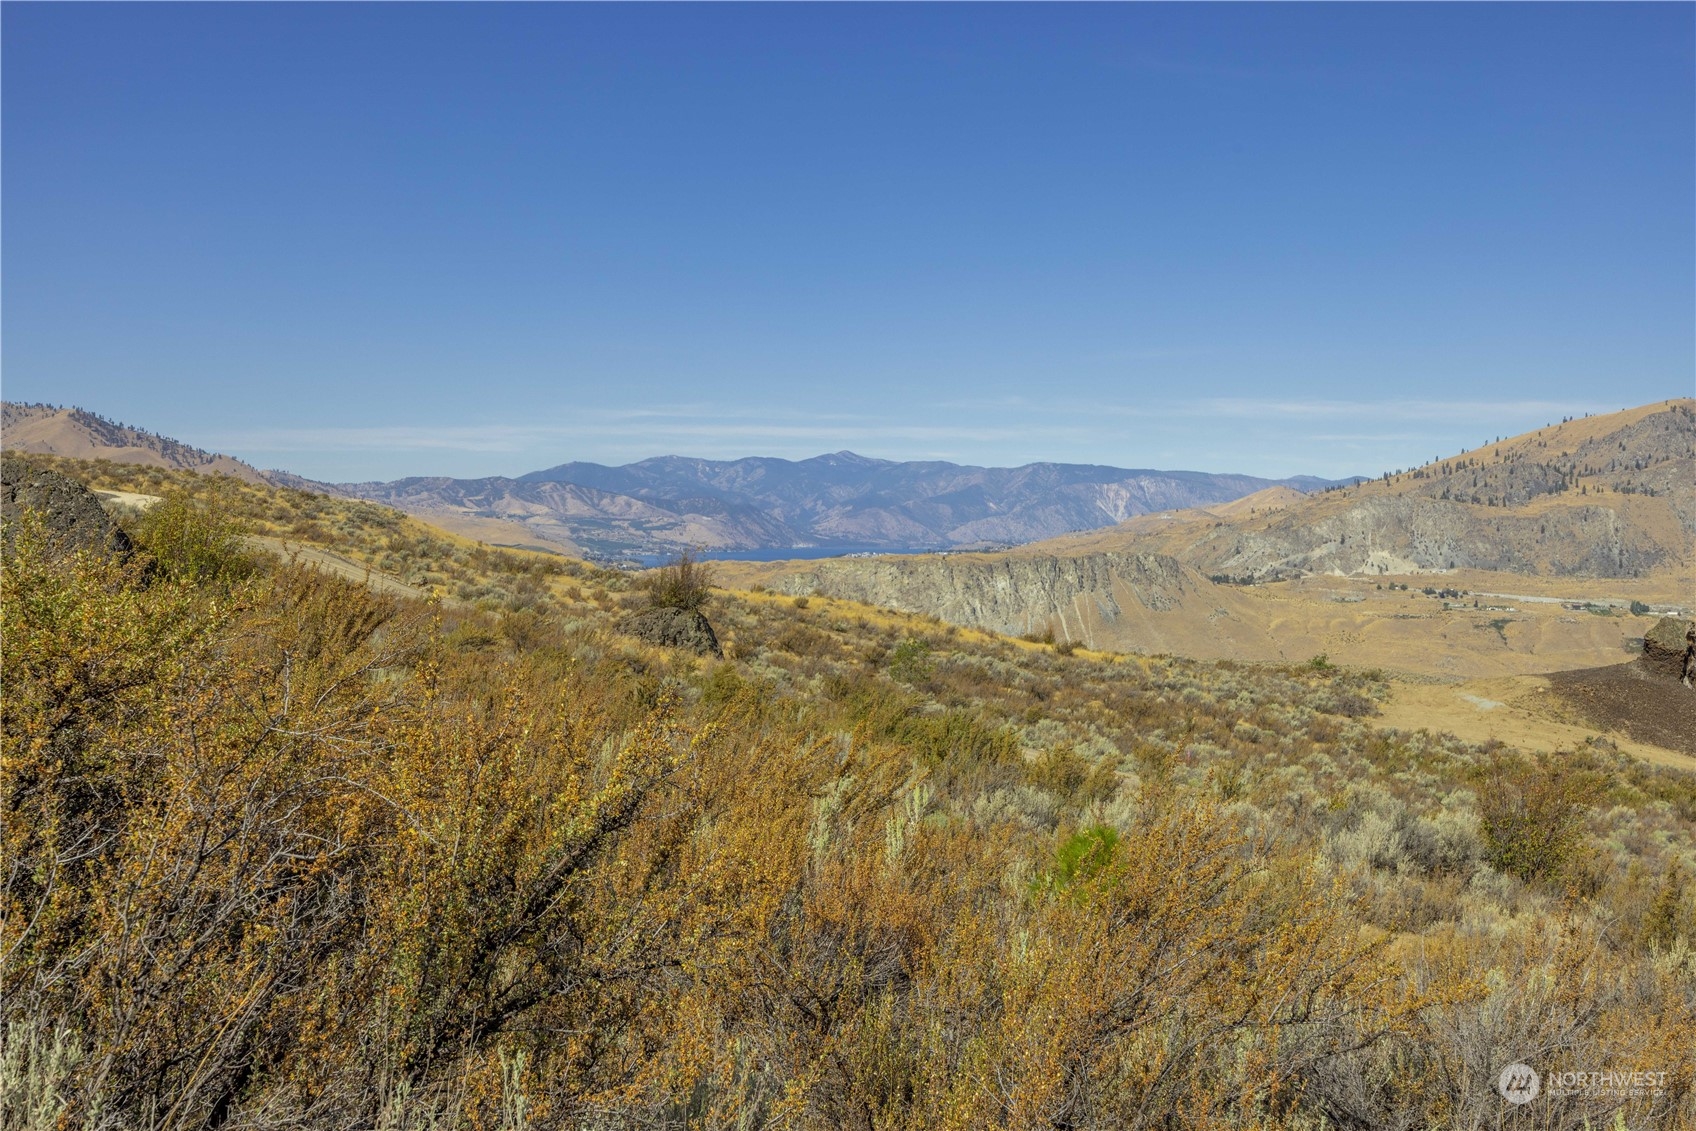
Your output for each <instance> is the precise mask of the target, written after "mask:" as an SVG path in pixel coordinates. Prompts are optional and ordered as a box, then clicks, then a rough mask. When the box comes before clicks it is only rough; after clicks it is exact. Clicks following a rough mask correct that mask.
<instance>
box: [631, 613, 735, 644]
mask: <svg viewBox="0 0 1696 1131" xmlns="http://www.w3.org/2000/svg"><path fill="white" fill-rule="evenodd" d="M618 631H620V632H622V633H624V634H625V635H626V636H634V637H635V638H636V639H638V640H641V641H644V642H645V643H648V644H654V645H658V646H659V647H661V648H682V649H684V650H685V651H689V652H694V653H695V654H696V655H698V656H723V655H724V651H723V649H721V648H720V647H719V643H718V634H717V633H715V632H714V631H713V626H712V624H711V623H710V622H709V621H708V620H707V618H706V617H705V616H703V615H701V613H700V611H699V610H696V609H665V608H660V609H644V610H643V611H642V612H639V613H633V614H631V615H630V616H627V617H625V618H624V619H623V620H621V621H619V622H618Z"/></svg>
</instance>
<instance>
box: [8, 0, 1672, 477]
mask: <svg viewBox="0 0 1696 1131" xmlns="http://www.w3.org/2000/svg"><path fill="white" fill-rule="evenodd" d="M0 20H3V24H4V26H3V32H4V40H3V51H4V59H3V64H4V69H3V87H4V89H3V95H4V101H3V122H0V126H3V142H0V144H3V157H4V169H3V173H4V179H3V182H0V185H3V187H0V192H3V204H4V220H5V225H4V234H3V241H4V242H3V267H4V307H3V322H4V325H3V331H4V338H3V346H0V349H3V357H0V360H3V363H4V376H3V382H4V383H3V391H4V394H5V396H6V397H8V398H10V399H16V400H46V401H52V402H57V403H72V404H79V405H82V406H83V407H86V408H90V409H94V410H96V411H99V412H102V413H104V414H105V415H108V416H112V417H115V418H118V419H122V420H125V421H128V422H132V423H136V424H140V425H143V426H146V427H150V428H153V429H155V430H157V431H160V432H164V433H166V434H168V435H173V436H176V437H178V438H180V439H184V440H187V441H189V442H192V443H196V444H200V445H202V446H205V447H213V448H218V449H221V450H225V451H230V452H232V453H234V454H237V455H240V456H243V457H245V458H248V459H251V460H253V461H255V462H258V463H260V464H262V465H264V466H280V467H286V468H289V469H291V470H295V471H298V472H301V473H303V474H307V475H313V476H319V477H324V478H330V479H366V478H393V477H398V476H402V475H408V474H453V475H483V474H516V473H519V472H522V471H526V470H531V469H534V468H539V467H545V466H550V465H552V464H556V463H560V462H563V461H565V460H569V459H592V460H601V461H604V462H623V461H625V460H630V459H636V458H640V457H643V456H647V455H656V454H662V453H673V452H676V453H683V454H692V455H702V456H712V457H734V456H739V455H750V454H767V455H782V456H790V457H798V456H806V455H811V454H816V453H818V452H821V451H831V450H836V449H841V448H852V449H854V450H856V451H859V452H863V453H866V454H871V455H879V456H886V457H890V458H946V459H955V460H960V461H965V462H975V463H994V464H1014V463H1023V462H1027V461H1030V460H1037V459H1053V460H1065V461H1074V462H1096V463H1110V464H1117V465H1120V466H1133V467H1150V466H1152V467H1166V468H1179V467H1181V468H1195V469H1201V470H1212V471H1244V472H1252V473H1258V474H1265V475H1287V474H1294V473H1300V472H1311V473H1315V474H1329V475H1342V474H1346V473H1350V472H1365V473H1369V474H1373V473H1377V472H1379V471H1383V470H1385V469H1388V468H1394V467H1400V466H1405V465H1409V464H1412V463H1415V462H1418V461H1421V460H1424V459H1428V458H1430V457H1432V456H1435V455H1439V454H1445V455H1446V454H1449V453H1450V452H1452V451H1454V450H1457V449H1459V448H1462V447H1471V446H1474V445H1476V444H1477V443H1479V442H1480V441H1482V440H1485V439H1488V438H1491V437H1493V436H1495V435H1497V434H1506V433H1511V432H1517V431H1521V430H1524V429H1526V428H1530V427H1535V426H1539V425H1541V424H1543V423H1545V422H1546V421H1548V420H1551V419H1555V418H1558V417H1559V416H1561V415H1566V414H1573V413H1580V412H1586V411H1607V410H1612V409H1618V408H1621V407H1625V406H1627V405H1633V404H1640V403H1644V402H1648V401H1652V400H1658V399H1661V398H1665V397H1669V396H1688V395H1691V393H1692V392H1693V381H1696V375H1693V374H1696V344H1693V343H1696V314H1693V311H1696V232H1693V217H1696V186H1693V170H1696V140H1693V139H1696V120H1693V108H1696V77H1693V75H1696V70H1693V63H1696V47H1693V44H1696V7H1693V6H1692V5H1688V4H1649V5H1630V4H1605V5H1585V4H1556V5H1539V4H1509V5H1487V4H1434V5H1344V4H1324V5H1315V6H1307V5H1282V4H1280V5H1246V6H1240V5H1228V4H1197V5H1170V6H1168V5H1153V4H1149V5H1140V4H1139V5H1109V4H1086V5H1015V4H1005V5H974V4H948V5H857V4H845V5H811V4H809V5H765V4H761V5H747V6H744V5H683V6H674V5H663V4H654V5H598V4H597V5H543V4H520V5H464V6H462V5H450V4H433V5H405V4H377V5H351V4H276V5H248V4H222V5H221V4H187V5H170V4H139V5H127V4H117V5H107V4H33V3H30V4H26V3H15V2H13V3H7V4H5V5H4V8H3V9H0Z"/></svg>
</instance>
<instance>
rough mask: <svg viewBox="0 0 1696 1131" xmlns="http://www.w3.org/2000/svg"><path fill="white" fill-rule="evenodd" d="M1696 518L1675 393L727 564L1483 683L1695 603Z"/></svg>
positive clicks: (922, 607) (948, 604)
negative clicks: (1233, 496)
mask: <svg viewBox="0 0 1696 1131" xmlns="http://www.w3.org/2000/svg"><path fill="white" fill-rule="evenodd" d="M1475 499H1476V501H1474V500H1475ZM1693 529H1696V415H1693V413H1692V403H1691V402H1688V401H1673V402H1666V403H1663V404H1659V405H1652V406H1647V407H1644V408H1639V409H1634V410H1631V411H1628V412H1623V413H1617V414H1613V415H1609V416H1600V417H1592V418H1589V419H1582V420H1573V421H1568V422H1565V423H1562V424H1558V425H1554V426H1551V427H1549V428H1545V429H1542V430H1539V431H1537V432H1532V433H1528V434H1526V435H1524V436H1519V437H1514V438H1512V439H1508V440H1503V441H1502V442H1500V443H1499V444H1495V445H1492V446H1491V447H1489V448H1486V449H1481V450H1479V451H1476V452H1469V453H1463V454H1461V455H1458V456H1455V457H1453V458H1451V459H1447V460H1441V461H1437V462H1435V463H1433V464H1430V465H1428V466H1426V467H1422V468H1416V469H1413V470H1411V471H1405V472H1400V473H1396V474H1391V475H1389V476H1387V477H1385V478H1383V479H1380V480H1377V481H1373V482H1369V483H1362V484H1359V485H1356V486H1351V487H1338V488H1333V489H1331V490H1327V491H1322V492H1319V493H1317V494H1314V495H1306V496H1304V495H1300V494H1298V493H1296V492H1291V491H1287V490H1283V489H1278V488H1274V489H1271V490H1268V491H1263V492H1259V493H1257V494H1254V495H1250V496H1247V497H1245V498H1243V499H1239V500H1236V501H1234V502H1231V503H1228V504H1224V505H1221V506H1214V507H1208V508H1205V509H1191V510H1181V511H1172V512H1167V513H1164V514H1157V515H1146V516H1140V517H1137V518H1133V519H1131V520H1129V521H1127V522H1125V523H1122V524H1120V525H1119V526H1116V527H1113V528H1111V529H1108V530H1103V531H1095V532H1091V533H1089V534H1081V535H1073V536H1068V537H1065V538H1058V539H1053V540H1051V541H1048V542H1040V543H1034V544H1032V545H1029V546H1022V547H1019V548H1017V549H1014V550H1010V551H1007V552H1005V553H1000V554H951V555H916V556H910V557H882V558H856V559H834V560H829V561H818V562H790V563H762V564H758V565H755V564H748V563H737V564H733V565H727V566H726V567H725V569H724V576H725V577H726V578H727V579H728V580H734V581H735V582H736V583H738V584H741V585H763V586H766V587H768V588H772V589H775V590H778V591H781V592H785V593H799V594H806V593H814V592H817V593H823V594H829V595H832V596H841V597H846V598H850V599H854V600H859V601H865V602H869V603H871V604H875V605H884V606H888V607H891V608H897V609H904V610H909V611H914V612H925V613H934V614H936V615H938V616H941V617H943V618H944V619H946V620H949V621H951V622H953V623H956V624H961V625H972V626H977V627H982V628H987V629H991V630H993V631H997V632H1006V633H1013V634H1030V635H1036V636H1043V637H1050V636H1051V637H1053V638H1054V639H1057V640H1062V641H1074V642H1077V643H1080V644H1084V645H1086V646H1089V647H1097V648H1108V649H1115V650H1125V651H1140V652H1165V653H1171V654H1177V655H1189V656H1202V657H1210V658H1239V659H1254V660H1283V661H1290V660H1300V659H1305V658H1307V657H1310V656H1314V655H1319V654H1325V655H1327V656H1329V657H1330V658H1331V659H1332V660H1333V661H1337V662H1343V663H1357V664H1373V665H1386V666H1390V667H1395V668H1397V669H1401V670H1407V671H1416V672H1426V673H1430V674H1435V675H1444V676H1465V677H1473V676H1495V675H1507V674H1525V673H1533V672H1546V671H1556V670H1562V669H1568V668H1583V667H1590V666H1594V665H1598V664H1607V663H1613V662H1617V661H1618V660H1619V659H1622V658H1624V657H1625V656H1628V655H1630V654H1632V652H1633V649H1634V648H1635V643H1634V642H1635V641H1636V640H1638V639H1640V638H1641V637H1642V635H1643V633H1644V632H1645V631H1646V626H1647V625H1649V624H1652V623H1653V620H1652V619H1649V618H1650V616H1651V613H1654V614H1657V615H1658V614H1659V613H1662V612H1668V611H1675V610H1679V609H1687V608H1689V607H1690V606H1691V605H1692V604H1696V589H1693V588H1692V585H1691V580H1690V570H1691V562H1692V558H1691V544H1692V539H1693V534H1692V531H1693ZM1634 609H1635V610H1638V611H1637V612H1633V610H1634Z"/></svg>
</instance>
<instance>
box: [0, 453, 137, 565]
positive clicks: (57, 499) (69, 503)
mask: <svg viewBox="0 0 1696 1131" xmlns="http://www.w3.org/2000/svg"><path fill="white" fill-rule="evenodd" d="M26 508H27V509H30V510H33V511H36V512H37V513H39V514H40V515H41V517H42V521H43V523H44V524H45V526H46V529H47V537H48V539H49V542H50V544H51V545H52V547H53V549H54V550H56V551H57V552H59V553H63V554H71V553H75V552H76V551H78V550H86V551H90V552H94V553H102V554H110V555H113V556H115V557H128V556H129V555H130V553H131V552H132V551H133V550H134V549H135V546H134V544H133V543H132V542H131V541H130V537H129V535H127V534H125V533H124V532H123V531H122V530H120V529H119V528H118V524H117V523H115V522H113V521H112V516H111V515H109V514H107V513H106V508H105V507H103V506H101V505H100V497H99V496H98V495H96V494H95V493H94V492H93V491H90V490H89V489H88V488H87V487H85V486H83V485H82V484H81V483H78V482H77V481H76V480H75V479H72V478H70V477H69V476H66V475H61V474H59V473H58V472H57V471H48V470H47V469H45V468H40V467H36V466H34V465H33V464H30V463H28V462H26V461H24V460H21V459H13V458H0V521H4V523H5V527H6V541H7V542H8V544H9V543H10V541H11V537H12V524H13V523H14V522H15V521H16V520H17V518H18V515H19V514H20V513H21V512H22V511H23V510H25V509H26Z"/></svg>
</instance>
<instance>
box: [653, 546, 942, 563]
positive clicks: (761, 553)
mask: <svg viewBox="0 0 1696 1131" xmlns="http://www.w3.org/2000/svg"><path fill="white" fill-rule="evenodd" d="M947 548H948V547H946V546H933V547H931V548H929V549H925V550H889V549H885V548H884V547H882V546H791V547H788V548H786V549H778V550H710V551H708V552H706V553H704V554H701V555H700V557H701V559H702V560H703V561H709V562H787V561H801V560H811V559H814V558H840V557H844V556H846V555H848V554H934V553H936V552H937V551H938V550H945V549H947ZM675 556H676V555H675V554H630V555H628V558H627V560H629V561H637V562H641V563H642V564H643V565H645V566H657V565H664V564H665V563H666V562H668V561H671V560H672V558H674V557H675Z"/></svg>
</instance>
